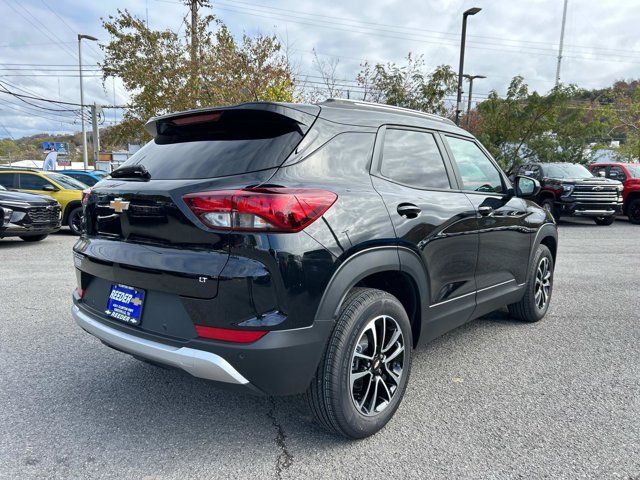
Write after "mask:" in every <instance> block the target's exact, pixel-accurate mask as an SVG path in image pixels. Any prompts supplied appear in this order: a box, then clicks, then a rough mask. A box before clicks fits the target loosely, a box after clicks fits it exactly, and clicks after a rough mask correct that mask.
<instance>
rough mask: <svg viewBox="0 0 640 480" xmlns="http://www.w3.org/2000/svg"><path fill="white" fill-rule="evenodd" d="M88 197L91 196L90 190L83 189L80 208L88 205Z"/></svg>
mask: <svg viewBox="0 0 640 480" xmlns="http://www.w3.org/2000/svg"><path fill="white" fill-rule="evenodd" d="M89 195H91V188H85V189H84V190H83V191H82V206H83V207H86V206H87V203H89Z"/></svg>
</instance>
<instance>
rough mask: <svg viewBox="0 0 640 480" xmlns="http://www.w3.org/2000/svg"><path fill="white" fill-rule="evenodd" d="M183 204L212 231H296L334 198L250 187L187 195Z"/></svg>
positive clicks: (320, 193) (304, 190)
mask: <svg viewBox="0 0 640 480" xmlns="http://www.w3.org/2000/svg"><path fill="white" fill-rule="evenodd" d="M183 198H184V201H185V202H186V204H187V205H188V207H189V208H190V209H191V211H192V212H193V213H195V214H196V215H197V216H198V218H199V219H200V220H201V221H202V222H203V223H204V224H205V225H207V226H209V227H211V228H215V229H223V230H235V231H269V232H285V233H290V232H299V231H301V230H303V229H304V228H306V227H307V226H308V225H310V224H311V223H313V222H314V221H315V220H317V219H318V218H320V217H321V216H322V215H323V214H324V212H326V211H327V210H328V209H329V207H331V205H333V203H334V202H335V201H336V199H337V198H338V196H337V195H336V194H335V193H333V192H329V191H326V190H320V189H312V188H275V187H274V188H250V189H245V190H220V191H212V192H201V193H191V194H188V195H185V196H184V197H183Z"/></svg>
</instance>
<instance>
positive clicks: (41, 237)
mask: <svg viewBox="0 0 640 480" xmlns="http://www.w3.org/2000/svg"><path fill="white" fill-rule="evenodd" d="M48 236H49V235H31V236H28V237H20V238H21V239H22V240H24V241H25V242H39V241H41V240H44V239H45V238H47V237H48Z"/></svg>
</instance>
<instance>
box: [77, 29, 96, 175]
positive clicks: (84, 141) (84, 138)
mask: <svg viewBox="0 0 640 480" xmlns="http://www.w3.org/2000/svg"><path fill="white" fill-rule="evenodd" d="M83 38H84V39H85V40H91V41H92V42H97V41H98V39H97V38H96V37H92V36H91V35H82V34H80V33H79V34H78V70H79V71H80V121H81V123H82V161H83V163H84V169H85V170H87V168H88V163H89V161H88V158H87V131H86V130H85V128H84V93H83V91H82V39H83Z"/></svg>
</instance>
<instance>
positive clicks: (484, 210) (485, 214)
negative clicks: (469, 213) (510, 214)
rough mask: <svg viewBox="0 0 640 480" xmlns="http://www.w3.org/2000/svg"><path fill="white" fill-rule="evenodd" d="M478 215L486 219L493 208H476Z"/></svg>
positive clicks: (485, 206)
mask: <svg viewBox="0 0 640 480" xmlns="http://www.w3.org/2000/svg"><path fill="white" fill-rule="evenodd" d="M478 213H479V214H480V215H481V216H483V217H488V216H489V215H491V214H492V213H493V208H492V207H489V206H487V205H483V206H481V207H478Z"/></svg>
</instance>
